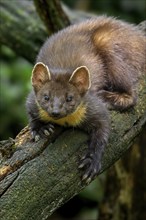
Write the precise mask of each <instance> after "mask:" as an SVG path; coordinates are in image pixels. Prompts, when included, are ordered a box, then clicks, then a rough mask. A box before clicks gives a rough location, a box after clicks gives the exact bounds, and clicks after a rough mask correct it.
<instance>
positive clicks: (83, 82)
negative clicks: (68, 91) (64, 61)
mask: <svg viewBox="0 0 146 220" xmlns="http://www.w3.org/2000/svg"><path fill="white" fill-rule="evenodd" d="M69 82H70V83H71V84H73V85H74V86H75V87H76V88H77V89H78V90H79V92H80V94H85V93H86V92H87V90H88V89H89V88H90V86H91V82H90V73H89V70H88V68H87V67H86V66H80V67H78V68H77V69H76V70H75V71H74V72H73V73H72V75H71V77H70V79H69Z"/></svg>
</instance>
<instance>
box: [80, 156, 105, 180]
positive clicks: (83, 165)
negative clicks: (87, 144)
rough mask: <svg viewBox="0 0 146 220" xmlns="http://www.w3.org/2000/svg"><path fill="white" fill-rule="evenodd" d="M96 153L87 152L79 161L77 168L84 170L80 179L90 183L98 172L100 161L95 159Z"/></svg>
mask: <svg viewBox="0 0 146 220" xmlns="http://www.w3.org/2000/svg"><path fill="white" fill-rule="evenodd" d="M97 158H98V157H97V155H96V153H95V152H94V153H91V152H88V153H87V154H86V155H85V156H84V157H83V158H82V159H81V161H80V165H79V169H83V170H85V172H84V174H83V176H82V181H85V182H86V183H90V182H91V181H92V180H93V179H94V178H95V176H96V175H97V174H98V172H99V170H100V168H101V163H100V162H99V161H98V160H97Z"/></svg>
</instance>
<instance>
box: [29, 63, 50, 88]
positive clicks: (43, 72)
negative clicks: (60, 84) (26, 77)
mask: <svg viewBox="0 0 146 220" xmlns="http://www.w3.org/2000/svg"><path fill="white" fill-rule="evenodd" d="M50 80H51V75H50V71H49V69H48V67H47V66H46V65H45V64H44V63H41V62H38V63H37V64H36V65H35V66H34V68H33V70H32V77H31V82H32V86H33V87H34V90H35V91H36V92H37V91H38V90H39V89H40V88H41V87H42V85H44V84H45V83H46V82H47V81H50Z"/></svg>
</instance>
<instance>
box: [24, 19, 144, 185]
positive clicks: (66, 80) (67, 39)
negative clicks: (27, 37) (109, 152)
mask: <svg viewBox="0 0 146 220" xmlns="http://www.w3.org/2000/svg"><path fill="white" fill-rule="evenodd" d="M145 58H146V38H145V36H144V34H143V33H142V32H141V31H140V30H138V28H137V27H136V26H134V25H131V24H128V23H126V22H123V21H120V20H116V19H115V18H111V17H106V16H101V17H97V18H94V19H93V18H92V19H89V20H86V21H84V22H81V23H78V24H74V25H71V26H69V27H67V28H65V29H63V30H61V31H59V32H58V33H56V34H54V35H53V36H51V37H50V38H49V39H48V40H47V41H46V42H45V43H44V45H43V46H42V48H41V50H40V52H39V54H38V56H37V60H36V64H35V66H34V68H33V71H32V87H33V90H32V92H31V93H30V94H29V96H28V99H27V103H26V106H27V112H28V115H29V122H30V127H31V131H32V136H33V138H34V139H35V140H36V141H37V140H38V139H39V138H40V137H42V136H49V135H50V132H53V129H54V127H53V126H54V125H55V124H58V125H61V126H66V127H67V126H72V127H78V128H81V129H82V130H85V131H86V132H88V133H89V137H90V141H89V147H88V150H87V152H86V154H85V156H84V157H83V158H82V159H81V161H80V164H79V168H81V169H83V170H84V174H83V177H82V179H83V180H84V181H87V182H90V181H91V180H92V179H93V178H94V177H95V176H96V175H97V173H98V172H99V170H100V166H101V158H102V155H103V153H104V148H105V146H106V144H107V141H108V136H109V131H110V125H109V116H108V110H107V109H108V107H112V108H114V109H117V110H125V109H128V108H129V107H132V106H134V105H135V104H136V100H137V82H138V78H139V76H140V75H141V73H142V72H143V71H144V69H145Z"/></svg>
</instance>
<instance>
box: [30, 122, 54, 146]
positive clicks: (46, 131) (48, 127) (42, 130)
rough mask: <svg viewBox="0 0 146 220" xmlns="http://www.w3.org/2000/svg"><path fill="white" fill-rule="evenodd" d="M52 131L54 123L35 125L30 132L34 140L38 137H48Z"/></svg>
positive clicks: (38, 138) (37, 139)
mask: <svg viewBox="0 0 146 220" xmlns="http://www.w3.org/2000/svg"><path fill="white" fill-rule="evenodd" d="M52 133H54V125H52V124H45V125H43V126H41V127H40V126H38V127H35V128H33V130H32V132H31V134H32V138H33V140H34V141H35V142H37V141H39V140H40V138H43V137H49V136H50V135H51V134H52Z"/></svg>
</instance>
